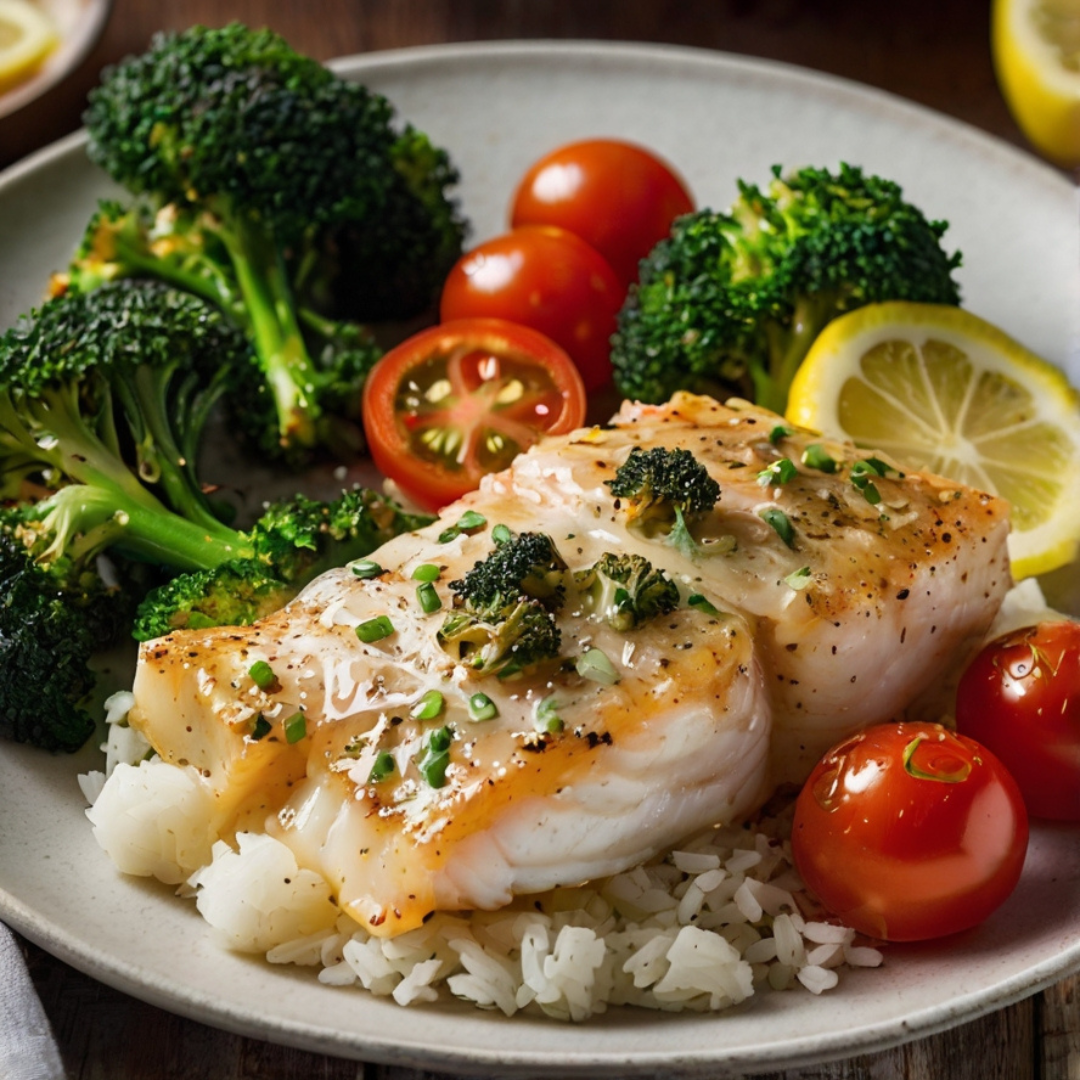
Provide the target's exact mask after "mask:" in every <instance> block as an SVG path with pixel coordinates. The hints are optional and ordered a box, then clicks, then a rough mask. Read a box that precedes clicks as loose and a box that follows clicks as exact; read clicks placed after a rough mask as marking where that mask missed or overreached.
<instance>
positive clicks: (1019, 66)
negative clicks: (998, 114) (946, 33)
mask: <svg viewBox="0 0 1080 1080" xmlns="http://www.w3.org/2000/svg"><path fill="white" fill-rule="evenodd" d="M991 26H992V30H991V46H992V52H993V57H994V68H995V70H996V72H997V77H998V84H999V85H1000V87H1001V92H1002V94H1003V95H1004V96H1005V100H1006V102H1007V103H1008V105H1009V108H1010V109H1011V110H1012V114H1013V116H1014V117H1015V118H1016V122H1017V123H1018V124H1019V125H1020V128H1021V130H1022V131H1023V132H1024V134H1025V135H1026V136H1027V137H1028V139H1029V140H1030V141H1031V143H1032V145H1033V146H1034V147H1035V148H1036V149H1037V150H1038V151H1039V152H1040V153H1041V154H1043V155H1045V156H1046V157H1048V158H1049V159H1050V160H1051V161H1054V162H1056V163H1057V164H1058V165H1063V166H1070V167H1071V166H1077V165H1080V0H994V5H993V14H992V23H991Z"/></svg>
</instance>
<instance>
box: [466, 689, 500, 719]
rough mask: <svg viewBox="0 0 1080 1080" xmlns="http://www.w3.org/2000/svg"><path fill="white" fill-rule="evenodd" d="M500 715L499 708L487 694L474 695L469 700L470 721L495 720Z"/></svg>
mask: <svg viewBox="0 0 1080 1080" xmlns="http://www.w3.org/2000/svg"><path fill="white" fill-rule="evenodd" d="M498 715H499V710H498V707H497V706H496V705H495V702H494V701H492V700H491V698H489V697H488V696H487V694H473V696H472V697H471V698H469V719H470V720H494V719H495V717H496V716H498Z"/></svg>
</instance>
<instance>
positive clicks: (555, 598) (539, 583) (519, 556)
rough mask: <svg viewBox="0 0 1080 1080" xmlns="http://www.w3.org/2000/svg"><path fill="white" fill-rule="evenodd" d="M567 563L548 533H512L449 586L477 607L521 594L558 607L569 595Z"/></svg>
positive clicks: (485, 606) (553, 609)
mask: <svg viewBox="0 0 1080 1080" xmlns="http://www.w3.org/2000/svg"><path fill="white" fill-rule="evenodd" d="M566 573H567V566H566V563H565V562H564V561H563V557H562V556H561V555H560V554H559V552H558V550H557V549H556V547H555V545H554V544H553V543H552V541H551V537H550V536H547V535H546V534H545V533H534V532H524V533H518V534H516V535H511V536H510V537H509V538H508V539H506V540H503V541H502V543H497V544H496V546H495V550H494V551H492V553H491V554H490V555H489V556H488V557H487V558H486V559H484V560H483V561H481V562H478V563H477V564H476V565H475V566H474V567H473V568H472V569H471V570H469V571H468V572H467V573H466V574H465V576H464V577H463V578H462V579H460V580H459V581H451V582H450V588H451V589H452V590H453V591H454V592H455V593H456V594H457V596H458V597H459V598H460V599H461V600H463V601H465V602H467V603H469V604H470V605H472V606H473V607H474V608H477V609H480V608H487V607H490V606H492V605H496V606H499V605H501V603H502V602H503V601H505V600H506V599H516V598H517V597H519V596H524V597H527V598H528V599H531V600H538V601H539V602H540V603H541V604H542V605H543V606H544V607H546V608H547V609H548V610H549V611H557V610H558V609H559V607H561V606H562V603H563V600H564V598H565V595H566Z"/></svg>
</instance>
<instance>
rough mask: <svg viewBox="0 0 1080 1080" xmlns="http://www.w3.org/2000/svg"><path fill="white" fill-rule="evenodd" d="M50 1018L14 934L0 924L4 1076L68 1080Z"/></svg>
mask: <svg viewBox="0 0 1080 1080" xmlns="http://www.w3.org/2000/svg"><path fill="white" fill-rule="evenodd" d="M65 1075H66V1074H65V1073H64V1065H63V1062H62V1061H61V1060H60V1051H59V1050H58V1049H57V1047H56V1040H55V1039H54V1038H53V1033H52V1028H50V1027H49V1018H48V1017H47V1016H46V1015H45V1010H44V1009H42V1007H41V1001H40V1000H39V999H38V996H37V991H35V990H34V984H33V983H32V982H31V981H30V973H29V972H28V971H27V970H26V962H25V961H24V960H23V955H22V952H21V951H20V950H19V946H18V945H17V944H16V943H15V937H14V935H13V934H12V932H11V931H10V930H9V929H8V928H7V927H6V926H5V925H4V924H3V923H0V1076H2V1077H3V1078H4V1080H65Z"/></svg>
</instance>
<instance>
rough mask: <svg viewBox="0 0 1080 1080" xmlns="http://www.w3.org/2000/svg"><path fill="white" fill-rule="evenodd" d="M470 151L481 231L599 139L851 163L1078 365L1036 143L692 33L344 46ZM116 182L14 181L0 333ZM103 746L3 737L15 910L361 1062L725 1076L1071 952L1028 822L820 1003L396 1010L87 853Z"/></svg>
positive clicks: (463, 151)
mask: <svg viewBox="0 0 1080 1080" xmlns="http://www.w3.org/2000/svg"><path fill="white" fill-rule="evenodd" d="M339 67H340V70H342V71H343V72H346V73H348V74H350V75H355V76H357V77H359V78H361V79H363V80H364V81H366V82H368V83H369V84H370V85H372V86H373V87H375V88H376V89H378V90H380V91H383V92H385V93H386V94H388V96H389V97H390V98H391V100H393V101H394V102H395V103H396V104H397V105H398V107H399V109H400V112H401V114H402V115H403V116H406V117H408V118H409V119H410V120H412V121H413V122H414V123H416V124H417V125H418V126H419V127H420V128H422V129H424V130H426V131H428V132H429V133H430V134H431V135H432V137H433V138H434V139H435V140H436V142H439V143H442V144H443V145H445V146H447V147H448V148H449V149H450V150H451V152H452V153H453V154H454V156H455V158H456V160H457V161H458V162H459V164H460V166H461V169H462V173H463V177H464V182H463V185H462V198H463V201H464V206H465V208H466V210H467V212H468V213H469V215H470V216H471V217H472V219H473V221H474V223H475V233H474V235H475V236H476V237H482V236H485V235H490V234H492V233H494V232H497V231H499V230H501V229H502V227H503V222H504V215H505V208H506V204H507V201H508V199H509V196H510V193H511V190H512V187H513V184H514V182H515V180H516V178H517V177H518V176H519V174H520V173H521V172H522V171H523V169H524V168H525V167H526V165H528V164H529V163H530V161H531V160H532V159H533V158H535V157H536V156H538V155H539V154H540V153H542V152H544V151H546V150H548V149H550V148H553V147H554V146H556V145H557V144H559V143H561V142H565V141H567V140H569V139H572V138H576V137H580V136H587V135H618V136H623V137H627V138H631V139H636V140H639V141H641V142H643V143H645V144H647V145H649V146H652V147H653V148H654V149H655V150H657V151H659V152H660V153H662V154H663V155H665V156H666V157H668V158H669V159H670V160H671V161H672V162H674V163H676V164H677V165H678V167H679V168H680V169H681V170H682V171H683V172H684V173H685V175H686V177H687V179H688V180H689V182H690V184H691V186H692V187H693V189H694V191H695V193H696V195H697V197H698V200H699V202H700V203H701V204H711V205H714V206H726V205H727V204H728V203H729V202H730V200H731V198H732V194H733V191H734V181H735V178H736V177H737V176H744V177H746V178H750V179H764V178H765V177H766V175H767V172H768V169H769V167H770V166H771V165H772V164H773V163H780V164H783V165H785V166H793V165H798V164H815V165H835V163H836V162H838V161H840V160H845V161H848V162H852V163H857V164H861V165H863V166H865V167H866V168H868V169H870V170H873V171H876V172H880V173H882V174H884V175H887V176H890V177H893V178H895V179H897V180H899V181H900V182H901V183H902V184H903V185H904V187H905V189H906V192H907V194H908V195H909V196H910V197H911V198H912V199H913V201H915V202H916V203H917V204H919V205H920V206H921V207H922V208H923V209H924V210H925V211H926V213H927V214H929V215H930V216H933V217H942V218H946V219H948V220H949V221H951V223H952V225H951V228H950V230H949V232H948V234H947V241H948V243H949V244H950V245H951V246H955V247H959V248H960V249H961V250H962V251H963V252H964V256H965V262H964V268H963V270H962V272H961V279H962V283H963V290H964V296H965V300H966V302H967V304H968V306H969V307H970V308H972V309H973V310H974V311H976V312H979V313H981V314H983V315H985V316H988V317H990V318H991V319H993V320H994V321H995V322H997V323H999V324H1000V325H1001V326H1003V327H1004V328H1005V329H1006V330H1008V331H1009V332H1011V333H1012V334H1014V335H1015V336H1017V337H1018V338H1020V339H1021V340H1023V341H1025V342H1026V343H1027V344H1028V345H1029V346H1031V347H1033V348H1035V349H1036V350H1038V351H1039V352H1041V353H1043V354H1044V355H1046V356H1047V357H1049V358H1051V359H1053V360H1055V361H1057V362H1059V363H1062V364H1065V365H1067V366H1068V367H1069V369H1070V370H1071V371H1072V372H1073V375H1074V378H1075V375H1076V373H1077V371H1078V369H1080V357H1078V347H1077V322H1076V317H1077V299H1078V297H1080V251H1078V249H1080V232H1078V229H1077V216H1078V215H1077V205H1076V198H1075V194H1074V192H1073V190H1072V188H1071V187H1070V186H1069V184H1068V183H1067V182H1066V181H1065V180H1064V179H1063V178H1062V177H1061V176H1060V175H1059V174H1057V173H1055V172H1053V171H1051V170H1049V169H1047V168H1046V167H1044V166H1042V165H1040V164H1039V163H1037V162H1036V161H1035V160H1034V159H1032V158H1030V157H1028V156H1025V155H1024V154H1021V153H1020V152H1018V151H1016V150H1013V149H1011V148H1009V147H1007V146H1003V145H1001V144H999V143H998V142H996V141H994V140H992V139H990V138H988V137H987V136H985V135H982V134H980V133H978V132H976V131H973V130H971V129H968V128H965V127H962V126H960V125H958V124H956V123H954V122H950V121H947V120H944V119H942V118H940V117H938V116H936V115H933V114H931V113H928V112H926V111H925V110H921V109H918V108H915V107H912V106H910V105H907V104H904V103H902V102H899V101H897V100H895V99H893V98H890V97H888V96H886V95H883V94H880V93H876V92H874V91H872V90H868V89H866V88H863V87H856V86H853V85H849V84H845V83H841V82H838V81H835V80H831V79H826V78H822V77H820V76H815V75H810V74H807V73H805V72H802V71H799V70H797V69H793V68H788V67H781V66H777V65H773V64H764V63H758V62H754V61H748V60H741V59H734V58H731V57H726V56H722V55H718V54H715V53H706V52H698V51H694V50H683V49H666V48H665V49H657V48H648V47H632V46H610V45H592V44H586V43H582V44H572V45H571V44H565V43H561V44H559V45H557V46H555V45H548V44H525V45H521V44H511V45H490V46H487V45H485V46H471V45H470V46H454V47H449V48H432V49H419V50H410V51H406V52H401V53H383V54H376V55H373V56H370V57H364V58H360V59H353V60H347V61H343V62H341V63H340V65H339ZM109 190H110V188H109V185H108V183H107V182H106V181H105V180H104V179H103V178H102V177H101V176H99V175H98V174H97V173H96V172H95V171H94V169H92V168H91V167H90V166H89V165H88V164H87V163H86V161H85V159H84V156H83V143H82V141H81V138H80V137H75V138H72V139H69V140H67V141H65V142H63V143H61V144H59V145H57V146H56V147H54V148H52V149H50V150H47V151H45V152H44V153H42V154H39V155H38V156H37V157H35V158H33V159H31V160H29V161H28V162H26V163H25V164H23V165H21V166H19V167H17V168H15V169H13V170H11V171H9V172H8V173H7V174H6V175H5V176H3V177H0V326H4V325H7V324H9V323H10V322H11V321H12V320H13V319H14V318H15V316H16V315H17V314H18V313H19V312H21V311H23V310H25V309H26V308H28V307H29V306H31V305H32V304H33V303H35V302H37V300H38V298H39V297H40V295H41V291H42V289H43V284H44V281H45V279H46V276H47V274H48V272H49V271H50V270H52V269H54V268H56V267H59V266H62V265H63V264H64V262H65V260H66V258H67V256H68V253H69V251H70V250H71V248H72V247H73V245H74V243H75V242H76V240H77V238H78V237H79V235H80V233H81V230H82V227H83V225H84V223H85V221H86V219H87V217H88V215H89V213H90V211H91V209H92V207H93V205H94V200H95V198H96V197H97V196H99V195H101V194H105V193H107V192H108V191H109ZM95 761H96V755H95V754H94V752H92V751H84V752H83V753H82V754H81V755H79V756H77V757H76V758H74V759H72V758H67V757H64V758H51V757H47V756H44V755H42V754H40V753H35V752H33V751H30V750H27V749H26V748H24V747H16V746H11V745H4V746H0V792H2V793H3V796H2V798H3V827H2V829H0V916H2V917H3V918H4V919H6V920H8V921H9V922H10V923H11V924H12V925H13V926H14V927H15V928H16V929H18V930H19V931H21V932H22V933H23V934H25V935H26V936H27V937H29V938H31V939H33V940H34V941H36V942H38V943H39V944H41V945H43V946H44V947H45V948H46V949H48V950H49V951H50V952H52V953H55V954H56V955H57V956H60V957H61V958H63V959H65V960H67V961H68V962H70V963H72V964H74V965H75V966H76V967H79V968H81V969H83V970H84V971H86V972H88V973H89V974H91V975H93V976H95V977H97V978H99V979H101V980H103V981H105V982H108V983H111V984H112V985H114V986H117V987H119V988H121V989H123V990H126V991H128V992H130V993H132V994H135V995H136V996H138V997H141V998H144V999H146V1000H148V1001H151V1002H153V1003H155V1004H157V1005H161V1006H163V1007H165V1008H167V1009H171V1010H173V1011H175V1012H179V1013H183V1014H185V1015H188V1016H192V1017H195V1018H198V1019H200V1020H203V1021H206V1022H208V1023H211V1024H215V1025H218V1026H220V1027H223V1028H227V1029H229V1030H233V1031H239V1032H244V1033H247V1034H251V1035H255V1036H258V1037H262V1038H267V1039H272V1040H275V1041H279V1042H283V1043H288V1044H292V1045H296V1046H301V1047H305V1048H308V1049H312V1050H319V1051H323V1052H326V1053H331V1054H339V1055H342V1056H350V1057H357V1058H362V1059H366V1060H375V1061H384V1062H394V1063H402V1064H409V1065H413V1066H416V1067H422V1068H429V1069H432V1068H434V1069H439V1068H442V1069H455V1070H458V1071H465V1072H481V1071H495V1070H498V1071H500V1072H501V1073H503V1074H509V1073H511V1072H528V1073H529V1074H530V1075H533V1076H537V1075H540V1074H544V1073H548V1072H553V1071H555V1070H558V1071H559V1072H560V1073H562V1074H564V1075H565V1074H567V1073H593V1074H608V1075H617V1076H628V1075H632V1074H635V1073H655V1072H657V1071H663V1072H664V1073H677V1072H685V1073H690V1074H693V1073H697V1074H708V1075H709V1076H710V1077H719V1076H727V1075H737V1074H740V1073H744V1072H747V1071H750V1070H764V1069H770V1070H779V1069H784V1068H789V1067H792V1066H795V1065H800V1064H807V1063H810V1062H814V1061H819V1060H823V1059H827V1058H832V1057H839V1056H843V1055H846V1054H852V1053H857V1052H858V1053H862V1052H867V1051H871V1050H878V1049H882V1048H884V1047H887V1046H890V1045H893V1044H896V1043H899V1042H901V1041H904V1040H906V1039H910V1038H913V1037H916V1036H924V1035H928V1034H930V1033H932V1032H934V1031H938V1030H941V1029H943V1028H946V1027H948V1026H950V1025H952V1024H955V1023H959V1022H961V1021H963V1020H968V1019H971V1018H973V1017H975V1016H978V1015H980V1014H982V1013H985V1012H988V1011H990V1010H992V1009H995V1008H998V1007H1000V1006H1002V1005H1005V1004H1007V1003H1009V1002H1011V1001H1015V1000H1017V999H1019V998H1021V997H1023V996H1024V995H1026V994H1030V993H1032V992H1034V991H1035V990H1037V989H1039V988H1041V987H1043V986H1046V985H1048V984H1050V983H1051V982H1053V981H1054V980H1056V979H1057V978H1059V977H1060V976H1062V975H1064V974H1065V973H1067V972H1069V971H1072V970H1074V969H1076V968H1078V967H1080V845H1077V844H1076V842H1075V834H1074V833H1073V832H1072V831H1070V830H1066V829H1055V828H1047V827H1040V828H1037V829H1036V830H1035V833H1034V838H1033V842H1032V846H1031V853H1030V856H1029V864H1028V866H1027V869H1026V871H1025V876H1024V878H1023V881H1022V882H1021V885H1020V887H1019V889H1018V891H1017V893H1016V894H1015V895H1014V896H1013V897H1012V898H1011V899H1010V900H1009V902H1008V903H1007V904H1006V906H1005V907H1004V908H1003V909H1002V910H1001V911H999V912H998V913H997V914H996V915H995V916H994V917H993V919H991V921H990V922H988V923H987V924H985V925H984V926H983V927H981V928H980V929H978V930H976V931H974V932H971V933H969V934H966V935H964V936H962V937H960V938H957V939H955V940H952V941H949V942H947V943H938V944H932V945H926V946H921V947H903V948H901V947H893V948H890V949H889V950H888V954H887V962H886V967H885V969H884V970H881V971H865V972H854V973H849V974H846V975H845V976H844V978H843V980H842V982H841V986H840V988H839V990H838V991H836V992H834V993H832V994H827V995H825V996H822V997H820V998H817V997H813V996H812V995H810V994H809V993H804V992H802V991H799V992H791V993H787V994H780V995H773V996H771V997H764V998H762V999H760V1000H758V1001H756V1002H753V1003H752V1004H751V1005H750V1006H749V1007H747V1008H742V1009H739V1010H737V1011H734V1012H731V1013H727V1014H724V1015H719V1016H669V1015H659V1014H653V1013H649V1012H645V1011H640V1010H632V1011H631V1010H614V1011H611V1012H609V1013H607V1014H606V1015H605V1016H602V1017H600V1018H598V1019H597V1020H594V1021H590V1022H589V1023H587V1024H584V1025H581V1026H576V1027H570V1026H563V1025H559V1024H557V1023H555V1022H551V1021H543V1020H538V1019H534V1018H528V1017H515V1018H513V1019H512V1020H506V1019H505V1018H503V1017H502V1016H501V1015H493V1014H486V1013H480V1012H477V1011H474V1010H471V1009H469V1008H467V1007H464V1006H462V1007H457V1006H456V1005H446V1006H442V1007H438V1008H427V1007H425V1008H423V1009H409V1010H406V1009H400V1008H398V1007H397V1006H395V1005H393V1004H388V1003H387V1002H386V1001H385V1000H380V999H376V998H372V997H369V996H367V995H365V994H364V993H362V992H359V991H342V990H332V989H328V988H324V987H322V986H320V985H319V984H318V983H317V982H316V981H315V978H314V975H313V974H312V973H311V972H310V971H306V970H298V969H285V968H271V967H269V966H268V965H265V964H263V963H261V962H256V961H253V960H250V959H245V958H241V957H237V956H233V955H229V954H226V953H222V952H219V951H217V950H216V949H215V948H213V947H212V946H211V945H210V943H209V941H208V937H207V934H206V932H205V928H204V924H203V923H202V922H201V920H200V919H199V917H198V915H197V914H196V913H195V911H194V908H193V906H192V905H190V904H186V903H184V902H181V901H179V900H177V899H175V898H174V897H172V896H171V894H170V893H169V891H168V890H166V889H163V888H159V887H156V886H153V885H147V884H145V883H140V882H138V881H133V880H131V879H125V878H121V877H120V876H119V875H117V874H116V873H115V872H114V871H113V869H112V868H111V866H110V865H109V864H108V862H107V860H106V859H105V857H104V856H103V855H102V854H101V853H100V852H99V851H98V850H97V848H96V846H95V844H94V841H93V839H92V838H91V835H90V831H89V827H88V825H87V823H86V821H85V820H84V817H83V805H82V801H81V799H80V796H79V793H78V790H77V788H76V786H75V781H74V777H75V774H76V772H77V771H80V770H81V769H85V768H86V767H88V766H91V765H93V764H94V763H95Z"/></svg>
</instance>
